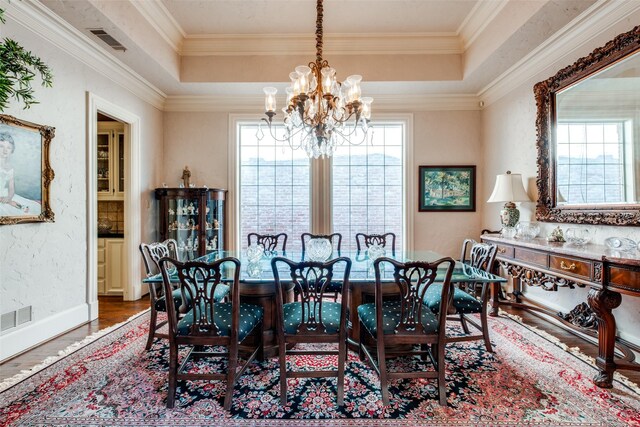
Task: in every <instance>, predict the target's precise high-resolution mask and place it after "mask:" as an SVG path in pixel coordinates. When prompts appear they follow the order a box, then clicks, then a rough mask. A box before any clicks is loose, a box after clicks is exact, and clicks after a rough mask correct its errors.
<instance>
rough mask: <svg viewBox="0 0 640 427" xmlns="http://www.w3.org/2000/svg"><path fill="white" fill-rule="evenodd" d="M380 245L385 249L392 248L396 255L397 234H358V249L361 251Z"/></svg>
mask: <svg viewBox="0 0 640 427" xmlns="http://www.w3.org/2000/svg"><path fill="white" fill-rule="evenodd" d="M372 245H379V246H382V247H383V248H385V249H388V248H391V253H392V254H393V255H395V254H396V235H395V233H384V234H364V233H356V249H357V250H358V251H361V250H362V249H363V248H364V249H368V248H369V246H372Z"/></svg>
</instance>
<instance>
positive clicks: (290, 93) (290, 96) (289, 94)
mask: <svg viewBox="0 0 640 427" xmlns="http://www.w3.org/2000/svg"><path fill="white" fill-rule="evenodd" d="M284 91H285V92H286V93H287V102H286V104H287V106H288V105H291V100H292V99H293V87H288V88H286V89H285V90H284Z"/></svg>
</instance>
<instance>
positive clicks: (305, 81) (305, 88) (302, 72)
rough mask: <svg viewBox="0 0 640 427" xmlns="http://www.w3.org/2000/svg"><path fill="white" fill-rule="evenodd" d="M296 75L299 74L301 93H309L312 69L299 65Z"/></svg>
mask: <svg viewBox="0 0 640 427" xmlns="http://www.w3.org/2000/svg"><path fill="white" fill-rule="evenodd" d="M296 73H298V82H299V84H300V93H305V94H306V93H307V92H309V83H310V78H309V74H311V68H309V67H307V66H306V65H299V66H297V67H296Z"/></svg>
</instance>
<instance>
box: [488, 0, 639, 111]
mask: <svg viewBox="0 0 640 427" xmlns="http://www.w3.org/2000/svg"><path fill="white" fill-rule="evenodd" d="M638 10H640V1H637V0H620V1H609V0H599V1H598V2H597V3H595V4H594V5H593V6H591V7H590V8H589V9H587V10H586V11H584V12H583V13H582V14H580V15H579V16H578V17H576V18H575V19H574V20H573V21H571V22H570V23H568V24H567V25H565V26H564V27H563V28H562V29H561V30H560V31H558V32H556V33H555V34H554V35H553V36H552V37H550V38H549V39H547V40H546V41H545V42H544V43H542V44H541V45H540V46H538V47H537V48H535V49H534V50H532V51H531V52H530V53H529V54H528V55H526V56H525V57H524V58H522V59H521V60H520V61H518V62H517V63H516V64H514V65H513V66H511V67H510V68H509V69H508V70H507V71H505V72H504V73H502V74H501V75H500V76H498V77H497V78H496V79H494V80H493V81H492V82H491V83H489V84H488V85H487V86H485V87H484V88H482V89H481V90H480V91H479V92H478V97H479V98H480V99H482V101H483V102H484V105H485V106H488V105H491V104H492V103H494V102H496V101H497V100H499V99H500V98H502V97H503V96H505V95H507V94H508V93H509V92H511V91H513V90H515V89H517V88H518V87H519V86H520V85H522V84H523V83H525V82H527V81H530V80H532V79H534V78H535V77H536V75H538V74H540V73H542V72H544V71H545V70H546V69H547V68H548V67H549V66H550V65H551V64H554V63H556V62H557V61H560V60H562V59H563V58H565V57H570V58H571V57H572V53H573V52H574V51H575V50H576V49H578V48H580V47H581V46H583V45H584V44H585V43H587V42H589V40H591V39H593V38H594V37H597V36H598V35H600V34H602V32H604V31H606V30H607V29H609V28H610V27H611V26H613V25H615V24H617V23H618V22H620V21H622V20H624V19H626V18H628V16H629V15H630V14H632V13H634V12H637V11H638ZM567 65H569V64H567Z"/></svg>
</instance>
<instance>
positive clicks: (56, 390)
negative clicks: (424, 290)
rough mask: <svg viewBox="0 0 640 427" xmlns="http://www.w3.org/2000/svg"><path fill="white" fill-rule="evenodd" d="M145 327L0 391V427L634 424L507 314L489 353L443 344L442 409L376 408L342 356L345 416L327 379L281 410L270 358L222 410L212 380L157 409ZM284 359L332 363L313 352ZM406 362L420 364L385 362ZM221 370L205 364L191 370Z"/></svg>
mask: <svg viewBox="0 0 640 427" xmlns="http://www.w3.org/2000/svg"><path fill="white" fill-rule="evenodd" d="M147 325H148V313H147V314H143V315H141V316H139V317H137V318H134V319H132V320H130V321H129V322H126V323H125V324H123V325H122V326H120V327H118V328H115V329H114V330H112V331H111V332H109V333H107V334H105V335H103V336H101V337H99V338H95V339H94V340H93V341H91V342H90V343H88V344H86V345H84V346H82V347H81V348H79V349H78V350H77V351H75V352H73V353H71V354H69V355H68V356H65V357H63V358H60V359H59V360H57V361H55V362H54V363H51V364H49V365H48V366H47V367H45V368H43V369H41V370H40V371H39V372H37V373H35V374H33V375H31V376H30V377H28V378H26V379H23V380H22V381H20V382H17V383H16V381H17V380H14V381H8V382H5V383H3V384H2V385H0V390H3V389H4V391H1V394H0V426H3V427H4V426H204V425H211V426H231V425H239V426H281V425H284V424H286V425H300V424H301V421H300V419H305V420H304V421H303V422H304V425H306V426H314V425H320V426H329V425H331V426H363V425H393V426H396V425H398V426H399V425H402V426H412V425H416V426H417V425H420V426H427V425H428V426H443V425H454V426H471V425H486V426H489V425H491V426H533V425H546V426H627V425H633V426H640V395H639V394H637V392H636V391H634V390H638V389H637V388H634V387H633V385H625V384H623V383H621V382H619V381H616V383H615V388H614V389H612V390H603V389H600V388H597V387H595V386H594V385H593V384H592V382H591V378H592V377H593V375H594V373H595V369H594V368H593V367H592V366H591V365H590V364H588V363H586V362H585V361H583V360H581V358H579V357H577V356H576V355H574V354H571V353H569V352H567V351H564V350H563V349H561V348H560V347H559V346H558V345H556V344H554V343H552V342H551V341H550V340H548V339H546V338H545V337H544V336H543V335H540V334H539V333H537V332H535V331H532V330H530V329H529V328H527V327H524V326H522V325H521V324H519V323H517V322H516V321H514V320H511V319H508V318H505V317H500V318H496V319H491V320H490V327H491V337H492V340H493V342H494V343H495V350H496V352H495V353H494V354H491V353H487V352H486V351H484V347H483V346H482V344H481V343H480V342H477V343H473V342H472V343H464V344H457V345H450V347H448V349H447V361H448V363H447V395H448V405H447V407H441V406H439V405H438V402H437V390H436V388H435V387H434V384H435V383H434V382H433V381H428V380H397V381H395V382H394V383H393V384H392V386H391V387H390V392H391V402H392V403H391V406H389V407H387V408H385V407H383V406H382V404H381V401H380V394H379V392H378V378H377V376H376V375H375V373H374V372H373V371H372V370H371V369H370V368H369V367H368V366H367V365H366V364H365V363H363V362H360V360H359V359H358V357H357V355H356V354H353V353H351V354H350V355H349V362H348V371H347V379H346V390H345V406H344V408H341V409H340V408H337V407H336V406H335V393H336V383H335V379H326V380H325V379H296V380H290V383H289V399H290V400H289V405H288V406H287V407H281V406H280V405H279V385H278V384H279V383H278V380H279V376H278V369H277V367H278V366H277V361H276V359H271V360H268V361H265V362H263V363H261V364H254V365H253V367H252V369H250V370H248V371H247V373H245V375H244V376H243V377H242V378H240V379H239V383H238V384H237V386H236V391H235V394H234V398H233V408H232V410H231V413H228V412H225V411H224V410H223V409H222V406H221V405H222V397H223V395H222V394H223V393H224V384H223V383H221V382H209V383H207V382H190V381H188V382H183V383H181V384H179V393H178V397H179V400H178V401H177V404H176V408H175V409H171V410H168V409H166V408H165V398H166V395H167V362H166V360H167V347H166V345H164V343H163V342H161V341H156V343H155V344H154V346H153V347H152V349H151V351H149V352H146V351H145V350H144V345H145V341H146V335H147ZM289 363H293V364H295V365H296V366H297V367H298V368H304V367H309V366H314V367H316V366H318V365H334V366H335V360H332V359H330V358H329V359H326V358H325V359H321V358H318V357H314V356H298V357H297V358H292V359H290V360H289ZM416 363H417V364H421V363H423V362H420V361H418V360H415V359H398V360H397V361H395V362H394V364H395V366H396V368H405V367H406V365H408V364H412V365H413V364H416ZM414 367H415V366H414ZM221 368H223V364H221V363H219V362H215V361H213V362H211V361H205V362H203V364H202V365H198V366H195V367H193V369H207V370H210V369H221ZM418 368H420V367H418ZM424 368H425V369H427V368H428V367H427V365H425V367H424ZM12 383H15V384H13V385H11V384H12Z"/></svg>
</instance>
